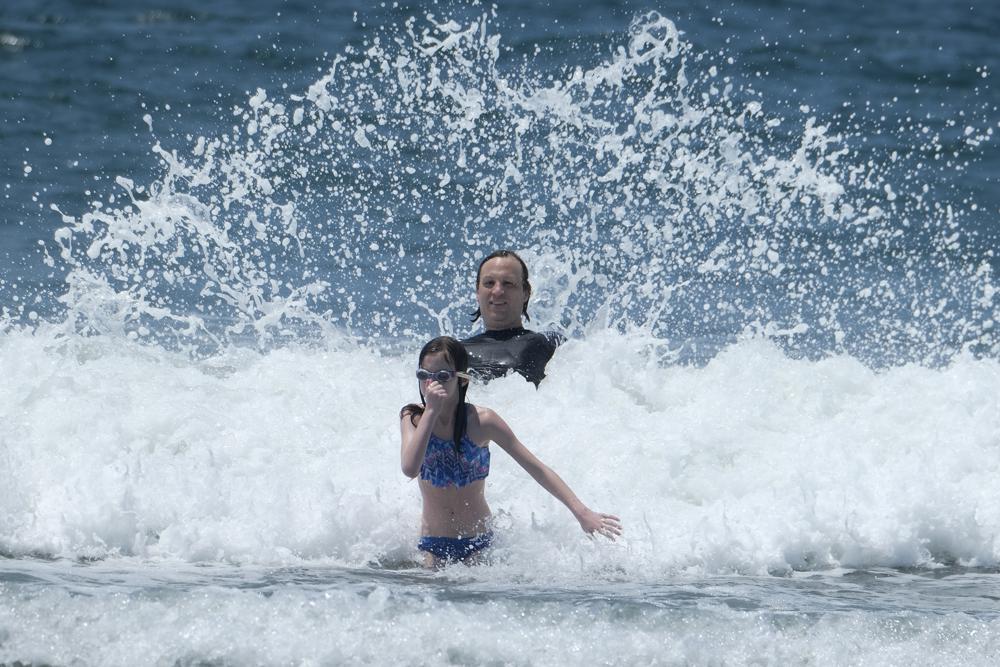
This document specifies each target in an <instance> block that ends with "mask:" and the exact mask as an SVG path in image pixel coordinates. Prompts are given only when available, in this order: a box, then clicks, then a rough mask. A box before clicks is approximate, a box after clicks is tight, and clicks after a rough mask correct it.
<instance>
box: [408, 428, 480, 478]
mask: <svg viewBox="0 0 1000 667" xmlns="http://www.w3.org/2000/svg"><path fill="white" fill-rule="evenodd" d="M489 474H490V448H489V447H480V446H479V445H477V444H476V443H474V442H472V440H471V439H469V436H463V437H462V445H461V447H459V451H457V452H456V451H455V445H454V444H452V441H451V440H442V439H441V438H439V437H437V436H436V435H434V434H433V433H431V437H430V439H429V440H428V441H427V452H426V453H425V454H424V462H423V464H422V465H421V466H420V479H425V480H427V481H428V482H430V483H431V484H432V485H433V486H440V487H445V486H452V485H454V486H465V485H466V484H472V483H473V482H475V481H476V480H480V479H486V476H487V475H489Z"/></svg>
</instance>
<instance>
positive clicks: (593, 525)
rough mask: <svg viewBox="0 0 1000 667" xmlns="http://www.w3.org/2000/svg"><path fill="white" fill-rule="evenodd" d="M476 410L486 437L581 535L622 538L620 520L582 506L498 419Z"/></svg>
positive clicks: (561, 482)
mask: <svg viewBox="0 0 1000 667" xmlns="http://www.w3.org/2000/svg"><path fill="white" fill-rule="evenodd" d="M477 410H478V412H479V423H480V424H481V425H482V427H483V431H484V434H485V435H486V437H487V438H489V439H490V440H492V441H493V442H495V443H497V445H499V446H500V447H501V448H502V449H503V450H504V451H505V452H507V453H508V454H510V455H511V457H513V459H514V460H515V461H517V463H518V465H520V466H521V467H522V468H524V469H525V471H527V473H528V474H529V475H531V476H532V477H533V478H534V480H535V481H536V482H538V483H539V484H540V485H541V487H542V488H543V489H545V490H546V491H548V492H549V493H551V494H552V495H553V496H554V497H555V498H556V499H558V500H559V501H560V502H561V503H562V504H563V505H565V506H566V507H567V508H569V511H570V512H572V513H573V516H575V517H576V520H577V521H579V522H580V527H581V528H582V529H583V532H585V533H587V534H588V535H592V534H594V533H598V534H600V535H604V536H605V537H607V538H608V539H610V540H612V541H613V540H614V539H615V537H617V536H619V535H621V534H622V525H621V520H620V519H619V518H618V517H616V516H614V515H612V514H603V513H600V512H595V511H593V510H591V509H590V508H589V507H587V506H586V505H584V504H583V502H582V501H581V500H580V499H579V498H577V497H576V494H575V493H573V490H572V489H570V488H569V485H568V484H566V482H564V481H563V480H562V478H561V477H560V476H559V475H557V474H556V472H555V471H554V470H552V468H550V467H548V466H547V465H545V464H544V463H542V462H541V461H540V460H539V459H538V457H536V456H535V455H534V454H532V453H531V452H530V451H529V450H528V448H527V447H525V446H524V445H523V444H522V443H521V441H520V440H518V439H517V436H515V435H514V432H513V431H511V430H510V427H509V426H508V425H507V423H506V422H505V421H504V420H503V419H502V418H501V417H500V415H498V414H497V413H496V412H494V411H493V410H490V409H489V408H477Z"/></svg>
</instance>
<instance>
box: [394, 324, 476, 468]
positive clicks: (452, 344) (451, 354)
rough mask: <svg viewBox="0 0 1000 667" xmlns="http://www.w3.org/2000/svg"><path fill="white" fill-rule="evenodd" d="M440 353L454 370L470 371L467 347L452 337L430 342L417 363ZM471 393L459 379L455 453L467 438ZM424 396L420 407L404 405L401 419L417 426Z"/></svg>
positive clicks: (422, 411) (422, 395)
mask: <svg viewBox="0 0 1000 667" xmlns="http://www.w3.org/2000/svg"><path fill="white" fill-rule="evenodd" d="M438 352H444V358H445V359H447V360H448V362H449V363H451V364H452V366H454V370H456V371H461V372H463V373H464V372H465V371H467V370H469V353H468V352H466V351H465V346H464V345H462V344H461V343H459V342H458V341H457V340H455V339H454V338H452V337H451V336H438V337H437V338H434V339H432V340H429V341H428V342H427V344H426V345H424V347H423V348H422V349H421V350H420V357H419V358H418V361H417V363H418V364H422V363H424V359H425V358H426V357H427V356H428V355H430V354H437V353H438ZM468 391H469V383H468V382H462V378H459V379H458V405H457V406H456V407H455V432H454V434H453V435H452V439H453V442H454V445H455V451H458V449H459V444H460V443H461V442H462V438H463V437H464V436H465V427H466V425H467V423H468V421H469V418H468V414H467V413H468V407H467V404H466V402H465V394H466V393H467V392H468ZM424 405H425V403H424V394H423V392H421V393H420V405H417V404H416V403H410V404H408V405H404V406H403V409H402V410H400V411H399V418H400V419H402V418H403V417H407V416H409V418H410V423H411V424H413V425H414V426H416V424H417V420H416V418H417V416H419V415H422V414H424Z"/></svg>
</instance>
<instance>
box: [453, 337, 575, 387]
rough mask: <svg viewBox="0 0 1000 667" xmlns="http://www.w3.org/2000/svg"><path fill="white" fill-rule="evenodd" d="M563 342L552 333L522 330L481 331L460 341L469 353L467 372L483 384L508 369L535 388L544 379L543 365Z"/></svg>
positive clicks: (500, 375)
mask: <svg viewBox="0 0 1000 667" xmlns="http://www.w3.org/2000/svg"><path fill="white" fill-rule="evenodd" d="M564 340H566V339H565V338H564V337H563V336H562V335H561V334H558V333H556V332H554V331H545V332H542V333H539V332H537V331H529V330H527V329H525V328H523V327H515V328H513V329H500V330H497V331H484V332H483V333H481V334H479V335H478V336H473V337H472V338H466V339H465V340H463V341H462V344H463V345H464V346H465V349H466V350H467V351H468V352H469V372H470V373H472V374H473V375H475V376H476V377H478V378H481V379H483V380H485V381H487V382H489V381H490V380H493V379H495V378H498V377H502V376H504V375H506V374H507V372H508V371H510V370H511V369H513V370H515V371H517V372H518V373H520V374H521V375H523V376H524V377H525V378H527V380H528V381H529V382H534V383H535V386H536V387H537V386H538V383H539V382H541V381H542V378H544V377H545V364H547V363H548V361H549V359H551V358H552V354H553V353H554V352H555V351H556V348H557V347H558V346H559V345H560V344H561V343H562V342H563V341H564Z"/></svg>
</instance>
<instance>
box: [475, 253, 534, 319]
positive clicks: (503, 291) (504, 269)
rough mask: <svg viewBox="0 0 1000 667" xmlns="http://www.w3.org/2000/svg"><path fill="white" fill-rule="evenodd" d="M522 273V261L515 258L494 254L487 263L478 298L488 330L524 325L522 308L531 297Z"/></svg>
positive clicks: (483, 271) (481, 275)
mask: <svg viewBox="0 0 1000 667" xmlns="http://www.w3.org/2000/svg"><path fill="white" fill-rule="evenodd" d="M521 276H522V272H521V263H520V262H518V261H517V260H516V259H514V258H513V257H494V258H493V259H491V260H490V261H488V262H486V263H485V264H483V269H482V271H481V272H480V274H479V285H477V286H476V299H477V300H478V301H479V310H480V312H481V313H482V316H483V323H484V324H485V325H486V328H487V329H510V328H512V327H519V326H521V311H522V310H523V309H524V304H525V303H526V302H527V301H528V298H529V297H530V296H531V293H530V292H528V291H527V290H525V288H524V281H523V280H522V279H521Z"/></svg>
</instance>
